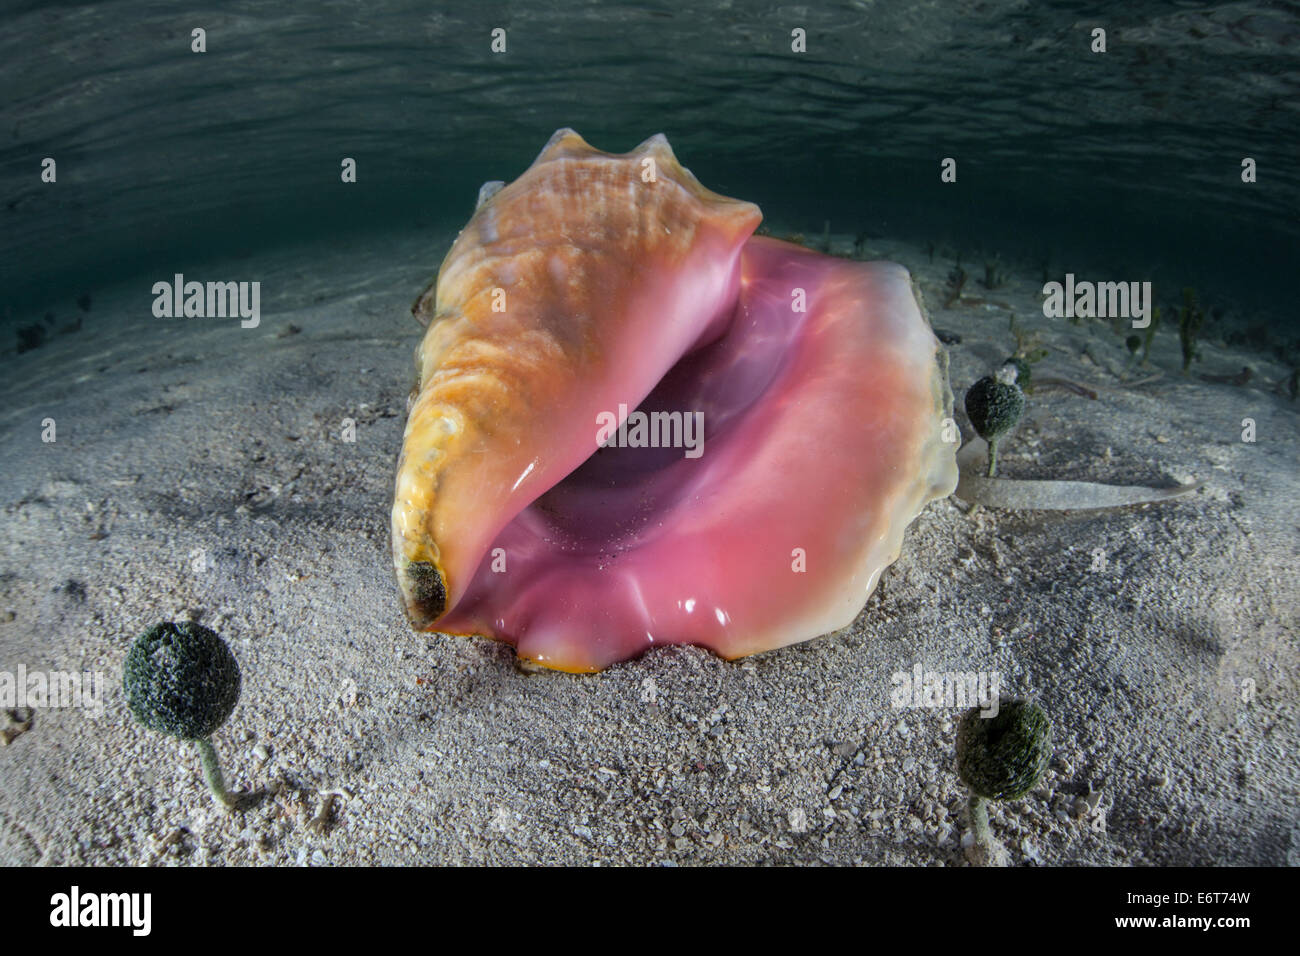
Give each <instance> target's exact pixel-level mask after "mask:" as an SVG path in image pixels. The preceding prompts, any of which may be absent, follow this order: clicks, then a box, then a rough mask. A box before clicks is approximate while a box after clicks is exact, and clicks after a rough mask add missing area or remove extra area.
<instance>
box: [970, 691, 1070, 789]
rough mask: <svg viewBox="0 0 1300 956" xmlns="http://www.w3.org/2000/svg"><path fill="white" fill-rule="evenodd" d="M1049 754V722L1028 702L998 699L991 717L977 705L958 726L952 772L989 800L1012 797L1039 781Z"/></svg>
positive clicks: (1039, 709)
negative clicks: (954, 761)
mask: <svg viewBox="0 0 1300 956" xmlns="http://www.w3.org/2000/svg"><path fill="white" fill-rule="evenodd" d="M1051 757H1052V722H1051V721H1050V720H1048V719H1047V714H1046V713H1044V711H1043V708H1041V707H1039V706H1038V705H1037V704H1035V703H1032V702H1030V701H1023V700H1011V701H1003V702H1002V703H1001V705H1000V706H999V709H998V712H997V714H996V715H995V716H992V717H981V716H980V708H978V707H976V708H973V709H971V710H969V711H967V712H966V715H965V716H964V717H962V719H961V723H960V724H958V726H957V773H958V775H959V776H960V777H961V779H962V781H963V782H965V784H966V786H968V787H969V788H970V789H971V792H972V793H974V794H977V795H978V796H981V797H984V798H986V799H988V800H1015V799H1016V798H1018V797H1023V796H1024V795H1025V794H1026V793H1028V792H1029V791H1030V790H1032V789H1034V787H1035V786H1037V785H1038V781H1039V780H1041V779H1042V777H1043V773H1044V772H1046V770H1047V762H1048V761H1049V760H1050V759H1051Z"/></svg>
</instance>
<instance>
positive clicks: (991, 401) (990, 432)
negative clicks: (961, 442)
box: [966, 374, 1025, 442]
mask: <svg viewBox="0 0 1300 956" xmlns="http://www.w3.org/2000/svg"><path fill="white" fill-rule="evenodd" d="M1024 410H1025V393H1024V392H1022V391H1021V390H1020V389H1019V387H1017V386H1016V385H1015V384H1014V383H1013V382H1008V381H1005V380H1004V377H1003V376H1001V374H999V375H998V376H993V375H986V376H984V377H983V378H982V379H980V380H979V381H978V382H976V383H975V384H974V385H972V386H971V387H970V388H969V389H968V390H967V392H966V415H967V417H968V418H970V423H971V424H972V425H973V426H975V430H976V431H977V432H979V435H980V437H981V438H983V439H984V440H985V441H989V442H992V441H996V440H997V439H998V438H1000V437H1001V436H1002V435H1004V434H1006V433H1007V432H1009V431H1010V430H1011V429H1012V428H1014V427H1015V425H1016V422H1018V421H1020V415H1021V413H1022V412H1023V411H1024Z"/></svg>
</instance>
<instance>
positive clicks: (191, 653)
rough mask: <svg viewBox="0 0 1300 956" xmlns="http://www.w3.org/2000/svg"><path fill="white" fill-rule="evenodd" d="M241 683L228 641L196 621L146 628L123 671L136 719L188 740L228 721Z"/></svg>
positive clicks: (124, 685) (128, 656) (133, 647)
mask: <svg viewBox="0 0 1300 956" xmlns="http://www.w3.org/2000/svg"><path fill="white" fill-rule="evenodd" d="M239 683H240V680H239V664H238V662H237V661H236V660H235V656H234V655H233V654H231V653H230V648H229V647H227V646H226V642H225V641H223V640H222V639H221V638H220V636H218V635H217V634H216V633H215V632H214V631H211V630H209V629H208V628H206V627H203V626H202V625H201V624H195V623H193V622H192V621H182V622H181V623H179V624H173V623H171V622H170V621H164V622H162V623H161V624H156V625H154V626H153V627H151V628H150V629H149V630H147V631H145V632H144V633H143V634H141V635H140V636H139V637H137V638H136V639H135V643H134V644H132V645H131V650H130V652H129V653H128V654H127V656H126V665H125V666H124V667H123V673H122V687H123V689H124V690H125V691H126V700H127V704H128V705H129V706H130V708H131V713H132V714H134V715H135V718H136V720H138V721H140V723H142V724H144V725H145V726H146V727H148V728H150V729H151V730H157V731H160V732H162V733H164V734H171V735H172V736H174V737H182V738H184V739H186V740H195V739H200V738H204V737H208V736H210V735H211V734H212V732H213V731H214V730H216V729H217V728H218V727H220V726H221V725H222V724H224V723H225V722H226V718H227V717H229V716H230V712H231V711H233V710H234V709H235V704H236V703H237V702H238V701H239Z"/></svg>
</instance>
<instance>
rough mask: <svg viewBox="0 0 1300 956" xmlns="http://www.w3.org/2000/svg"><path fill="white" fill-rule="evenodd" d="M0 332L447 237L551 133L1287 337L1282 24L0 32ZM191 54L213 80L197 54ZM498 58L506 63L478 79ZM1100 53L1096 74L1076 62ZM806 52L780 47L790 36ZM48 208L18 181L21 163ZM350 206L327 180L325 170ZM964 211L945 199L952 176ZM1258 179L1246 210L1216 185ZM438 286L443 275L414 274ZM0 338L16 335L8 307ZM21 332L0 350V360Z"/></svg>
mask: <svg viewBox="0 0 1300 956" xmlns="http://www.w3.org/2000/svg"><path fill="white" fill-rule="evenodd" d="M0 11H2V12H0V91H2V92H3V96H0V223H2V224H3V225H2V228H0V269H3V273H2V280H0V311H3V312H5V313H6V314H7V315H8V316H9V318H10V319H11V320H12V321H13V322H14V323H17V322H18V321H20V320H21V319H22V317H23V314H24V313H26V312H30V311H32V310H35V311H36V312H39V311H40V310H42V309H44V308H46V307H48V306H49V305H51V304H53V303H63V302H65V301H67V300H68V299H69V298H70V295H71V294H73V293H72V292H71V290H72V289H73V288H75V289H82V288H94V287H95V286H96V285H99V284H106V283H111V282H118V281H122V280H124V279H131V278H132V277H133V276H135V275H136V274H139V275H140V276H142V277H143V278H142V281H144V280H148V281H150V282H151V281H153V280H154V279H156V278H157V277H158V276H170V275H171V274H172V272H173V271H176V270H178V269H181V268H185V267H189V268H193V267H194V265H195V263H198V262H201V261H202V260H203V259H205V258H209V257H222V256H227V255H231V254H240V255H248V254H250V253H253V254H255V253H256V252H258V251H259V250H264V249H268V248H273V247H276V246H280V245H283V244H286V243H293V242H296V241H297V240H299V239H302V238H306V237H317V236H320V235H322V234H333V235H339V236H355V237H356V241H357V242H358V244H362V243H364V242H365V240H366V237H367V235H370V234H372V233H373V232H374V231H376V230H379V231H390V230H408V229H411V228H429V229H432V228H434V227H439V228H443V227H453V228H454V227H456V226H459V225H460V224H461V223H463V221H464V220H465V219H466V218H467V216H468V215H469V213H470V211H471V209H472V205H473V199H474V196H475V194H476V192H477V189H478V186H479V184H480V183H481V182H483V181H484V180H488V179H498V178H500V179H511V178H513V177H515V176H516V175H518V174H519V172H520V171H521V170H522V169H523V168H524V167H525V166H526V165H527V164H528V163H529V162H530V161H531V159H532V158H533V156H534V155H535V154H536V153H537V151H538V150H539V149H540V148H541V146H542V144H543V143H545V141H546V139H547V138H548V137H549V135H550V134H551V133H552V132H553V131H554V130H555V129H556V128H557V127H560V126H572V127H574V128H575V129H577V130H578V131H579V132H581V133H582V134H583V135H584V136H585V137H586V138H587V139H588V140H589V141H590V142H591V143H592V144H593V145H595V146H597V147H599V148H602V149H606V150H611V151H625V150H628V149H631V148H632V147H634V146H635V145H636V144H638V143H639V142H641V141H642V140H643V139H645V138H646V137H647V136H649V135H650V134H652V133H655V132H660V131H662V132H665V133H667V135H668V137H669V139H670V141H671V142H672V144H673V146H674V148H675V150H676V152H677V154H678V156H679V157H680V158H681V160H682V161H683V163H685V164H686V165H687V166H689V167H690V168H691V169H692V170H693V171H694V172H695V173H696V174H697V175H698V176H699V177H700V179H701V180H702V181H703V182H704V183H705V184H706V185H709V186H710V187H712V188H714V189H717V190H718V191H720V192H725V193H728V194H731V195H735V196H738V197H741V198H745V199H749V200H753V201H755V202H757V203H759V204H760V205H761V206H762V207H763V209H764V211H765V212H766V213H767V215H768V218H769V220H773V221H775V222H777V223H778V224H780V227H781V228H784V229H800V230H804V231H807V232H809V233H812V234H816V233H819V232H820V231H821V229H822V227H823V223H824V222H825V221H826V220H829V221H830V223H831V227H832V229H833V230H834V231H836V232H851V233H860V232H867V233H869V234H872V235H890V236H901V237H915V238H919V239H933V240H935V241H938V242H949V243H951V244H953V246H954V248H961V249H963V250H966V252H967V254H968V255H971V256H978V255H982V254H984V253H986V252H988V253H991V252H993V251H998V252H1000V253H1002V254H1003V255H1004V256H1011V257H1014V256H1022V257H1024V261H1025V262H1026V263H1029V262H1034V261H1039V260H1043V259H1047V258H1049V257H1050V258H1051V259H1052V260H1053V268H1054V270H1055V271H1058V272H1064V271H1066V270H1067V269H1075V270H1076V271H1080V272H1082V271H1087V270H1088V269H1090V268H1091V269H1094V270H1108V275H1110V276H1113V277H1115V278H1123V279H1129V278H1138V277H1142V276H1153V277H1155V278H1157V280H1158V288H1157V296H1158V297H1160V298H1166V297H1173V296H1175V295H1176V293H1177V288H1178V287H1181V285H1183V284H1192V285H1195V286H1197V288H1198V289H1201V290H1204V293H1203V294H1204V295H1206V296H1208V297H1211V298H1215V299H1216V301H1218V302H1220V303H1221V304H1223V305H1224V306H1225V307H1226V308H1229V309H1230V310H1234V311H1237V312H1241V313H1248V314H1249V315H1250V316H1251V317H1253V318H1254V320H1256V321H1267V322H1268V323H1271V324H1272V327H1273V328H1274V330H1277V329H1279V328H1280V324H1281V323H1285V322H1287V321H1290V319H1289V316H1290V315H1291V313H1292V305H1291V303H1292V302H1293V296H1294V292H1293V277H1294V273H1295V271H1296V269H1295V267H1296V258H1297V257H1296V251H1297V238H1298V236H1300V226H1298V222H1300V220H1298V218H1297V216H1298V213H1300V170H1298V169H1297V161H1298V159H1300V149H1298V148H1300V7H1297V5H1296V4H1291V3H1276V4H1275V3H1263V2H1246V3H1219V4H1208V5H1207V4H1202V3H1180V2H1146V3H1115V4H1090V3H1061V2H1042V0H1033V2H1030V0H981V2H947V3H945V2H916V0H880V2H870V0H854V2H829V3H828V2H819V3H810V4H786V3H773V2H742V0H734V2H714V3H708V4H694V3H692V4H682V3H667V2H644V3H593V2H579V0H548V2H536V0H530V2H527V3H509V2H491V0H478V2H474V3H455V4H451V3H431V2H428V0H418V2H417V0H368V2H364V3H363V2H354V0H336V2H320V3H309V4H273V3H267V2H264V0H258V2H229V3H213V4H208V5H204V6H199V7H190V6H189V5H178V4H175V3H171V2H138V0H134V2H133V0H116V2H101V3H95V4H79V3H67V2H47V3H33V2H14V0H6V3H5V4H4V5H3V6H2V7H0ZM196 26H198V27H203V28H204V29H205V30H206V31H207V50H208V52H206V53H204V54H201V55H200V54H195V53H192V52H190V31H191V29H192V28H194V27H196ZM497 27H500V28H503V29H505V31H506V52H504V53H493V52H492V51H491V49H490V43H491V39H492V38H491V31H492V30H493V29H494V28H497ZM1094 27H1103V28H1105V29H1106V40H1107V47H1108V52H1106V53H1105V54H1095V53H1092V52H1090V49H1089V45H1090V42H1091V35H1090V34H1091V31H1092V29H1093V28H1094ZM795 28H802V29H804V30H805V31H806V33H807V52H806V53H802V54H797V53H794V52H792V51H791V31H792V30H793V29H795ZM46 156H50V157H54V158H55V159H56V160H57V162H58V182H57V184H55V185H49V184H44V183H42V182H41V181H40V169H41V167H40V164H41V160H42V159H43V158H44V157H46ZM344 156H350V157H354V158H355V159H356V160H357V162H358V169H359V181H358V183H357V184H355V185H352V186H344V185H342V184H340V182H339V163H340V160H341V158H342V157H344ZM949 156H950V157H954V158H956V159H957V161H958V182H957V184H942V183H941V182H940V181H939V163H940V160H941V159H942V158H943V157H949ZM1243 157H1252V158H1254V159H1255V160H1256V162H1257V163H1258V182H1257V183H1254V184H1250V185H1247V184H1243V183H1242V181H1241V161H1242V159H1243ZM428 265H429V271H430V275H432V272H433V270H434V269H435V268H436V265H437V262H436V261H431V262H430V263H429V264H428ZM6 310H7V311H6ZM11 337H12V333H11V332H6V333H5V339H6V341H5V345H6V347H8V345H9V342H10V341H11V340H12V338H11Z"/></svg>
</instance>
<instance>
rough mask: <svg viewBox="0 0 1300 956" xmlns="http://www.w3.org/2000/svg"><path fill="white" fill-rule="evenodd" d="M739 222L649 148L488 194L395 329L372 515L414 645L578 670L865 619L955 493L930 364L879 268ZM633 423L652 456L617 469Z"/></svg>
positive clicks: (750, 210) (577, 142)
mask: <svg viewBox="0 0 1300 956" xmlns="http://www.w3.org/2000/svg"><path fill="white" fill-rule="evenodd" d="M760 218H761V214H760V212H759V210H758V208H757V207H756V206H754V205H753V204H751V203H746V202H740V201H737V200H734V199H728V198H726V197H724V196H720V195H718V194H716V193H713V192H710V191H709V190H707V189H705V188H704V187H703V186H701V185H700V183H699V182H698V181H697V180H696V179H695V177H694V176H692V175H691V173H690V172H689V171H688V170H686V169H684V168H683V167H682V166H681V165H680V164H679V163H678V162H677V160H676V158H675V157H674V155H673V153H672V150H671V148H670V147H669V145H668V142H667V140H666V139H665V138H664V137H663V136H662V135H660V136H655V137H652V138H651V139H649V140H647V141H646V142H645V143H643V144H642V145H641V146H640V147H638V148H637V149H636V150H634V151H632V152H631V153H627V154H624V155H611V154H607V153H603V152H600V151H598V150H595V149H593V148H592V147H590V146H589V145H587V143H586V142H584V141H583V140H582V138H581V137H579V136H578V134H577V133H574V132H573V131H572V130H560V131H559V132H557V133H556V134H555V136H553V137H552V138H551V141H550V142H549V143H548V144H547V146H546V148H545V149H544V150H543V151H542V153H541V154H540V155H539V156H538V158H537V160H536V161H535V162H534V163H533V165H532V166H531V167H529V169H528V170H527V171H526V172H525V173H524V175H523V176H521V177H520V178H519V179H518V180H516V181H515V182H513V183H511V184H509V185H507V186H504V187H502V188H499V189H495V191H493V190H489V189H486V188H485V190H484V193H483V194H482V195H481V197H480V205H479V208H478V209H477V210H476V211H475V213H474V216H473V218H472V219H471V220H470V222H469V224H468V225H467V226H466V228H465V229H464V230H463V231H462V233H461V234H460V236H459V237H458V239H457V240H456V242H455V244H454V245H453V246H452V249H451V251H450V252H449V253H448V255H447V258H446V259H445V260H444V262H443V265H442V268H441V270H440V271H439V274H438V279H437V283H436V289H435V291H434V292H433V294H430V293H428V292H426V294H425V295H424V296H422V297H421V298H420V299H419V300H418V301H417V303H416V305H415V311H416V313H417V314H419V315H422V316H427V317H428V318H429V319H430V325H429V330H428V333H427V334H426V336H425V338H424V341H423V343H422V344H421V345H420V347H419V349H418V351H417V366H418V369H419V384H418V386H417V390H416V392H415V393H413V394H414V401H413V404H412V406H411V409H410V417H409V420H408V422H407V426H406V433H405V438H404V442H403V448H402V455H401V458H400V460H399V463H398V473H397V483H396V495H395V499H394V504H393V560H394V566H395V569H396V572H397V580H398V584H399V588H400V590H401V593H402V599H403V603H404V604H405V607H406V610H407V613H408V615H409V617H410V619H411V621H412V623H413V625H414V626H415V627H417V628H419V629H421V630H438V631H444V632H447V633H478V634H484V635H487V636H489V637H493V638H496V639H499V640H505V641H508V642H510V643H511V644H514V645H515V647H516V650H517V652H518V653H519V654H520V656H521V657H524V658H527V659H530V660H533V661H536V662H538V663H540V664H543V665H545V666H548V667H553V668H557V669H561V670H569V671H594V670H600V669H602V668H604V667H606V666H608V665H610V664H612V663H615V662H617V661H621V660H626V659H628V658H631V657H634V656H636V655H638V654H640V653H641V652H643V651H645V650H646V649H648V648H650V647H652V646H656V645H661V644H676V643H693V644H700V645H703V646H706V647H709V648H711V649H712V650H714V651H715V652H716V653H718V654H721V655H722V656H724V657H728V658H735V657H740V656H744V655H747V654H753V653H756V652H758V651H762V650H768V649H771V648H774V647H779V646H782V645H785V644H789V643H793V642H796V641H801V640H806V639H808V638H811V637H815V636H817V635H819V634H823V633H826V632H828V631H831V630H835V629H837V628H840V627H843V626H845V625H847V624H849V623H850V622H851V621H852V620H853V619H854V617H855V616H856V615H857V614H858V613H859V612H860V611H861V609H862V607H863V605H864V604H865V602H866V599H867V596H868V595H869V594H870V592H871V590H872V589H873V588H874V587H875V584H876V582H877V580H878V579H879V576H880V574H881V572H882V571H883V569H884V568H885V567H886V566H887V565H888V564H890V563H891V562H892V561H894V560H895V559H896V558H897V556H898V553H899V548H900V547H901V542H902V535H903V530H904V528H905V527H906V525H907V524H908V523H909V522H910V521H911V520H912V519H913V518H914V517H915V516H916V514H917V513H918V512H919V511H920V509H921V508H922V507H924V505H925V503H926V502H927V501H929V500H931V499H932V498H935V497H939V496H943V495H947V494H949V493H950V492H951V491H952V489H953V487H954V486H955V484H956V480H957V472H956V465H955V462H954V453H955V447H956V446H955V442H954V441H945V440H944V439H945V437H946V436H947V434H949V433H950V434H951V435H952V437H953V438H954V439H955V437H956V429H955V428H953V427H951V420H950V416H951V404H952V397H951V394H950V392H949V390H948V384H947V375H946V365H945V363H944V353H943V352H942V349H941V347H940V346H939V343H938V342H937V340H935V338H934V336H933V334H932V333H931V331H930V329H929V326H928V324H927V323H926V321H925V319H924V317H923V315H922V313H921V310H920V307H919V304H918V302H917V299H916V296H915V295H914V293H913V290H912V285H911V281H910V278H909V276H908V274H907V271H906V270H905V269H903V268H902V267H901V266H897V265H893V264H890V263H858V262H850V261H847V260H840V259H834V258H831V257H829V256H822V255H819V254H817V253H813V252H810V251H808V250H806V249H803V248H801V247H798V246H793V245H790V244H787V243H781V242H777V241H775V240H771V239H765V238H762V237H752V238H751V235H752V233H753V231H754V229H755V228H756V226H757V225H758V223H759V221H760ZM634 410H635V411H634ZM638 415H639V416H641V419H640V422H639V426H644V425H645V423H646V422H647V421H648V422H649V423H650V424H649V431H650V433H651V434H650V437H651V438H652V439H654V438H663V439H665V441H663V442H655V441H651V442H650V443H648V444H647V443H646V442H645V441H644V440H643V441H642V442H641V445H643V446H645V447H612V446H613V445H615V444H617V445H620V446H626V445H632V446H636V445H637V444H638V443H637V442H636V441H635V430H633V431H628V425H630V424H631V423H632V419H634V418H636V416H638ZM945 420H947V422H945ZM613 422H616V423H618V424H620V425H623V426H624V427H623V430H622V431H620V432H619V433H618V437H619V439H620V440H619V441H617V442H612V443H611V442H608V441H607V440H608V439H609V438H610V431H611V428H610V425H611V423H613ZM693 424H694V425H699V426H700V428H699V434H698V435H696V436H695V438H696V439H698V441H697V442H696V443H695V444H693V445H692V446H691V447H689V448H685V449H683V448H682V447H681V442H682V440H683V438H686V439H689V438H690V437H691V436H690V434H689V433H690V426H691V425H693ZM945 424H947V425H948V427H946V428H945ZM646 430H647V429H646V428H645V427H641V432H642V438H643V439H644V438H645V435H644V432H645V431H646ZM629 437H631V438H633V440H631V441H626V440H624V439H627V438H629ZM668 439H675V440H676V446H675V447H674V446H673V442H672V441H669V440H668ZM602 441H606V447H601V443H602ZM665 445H668V446H669V447H664V446H665Z"/></svg>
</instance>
